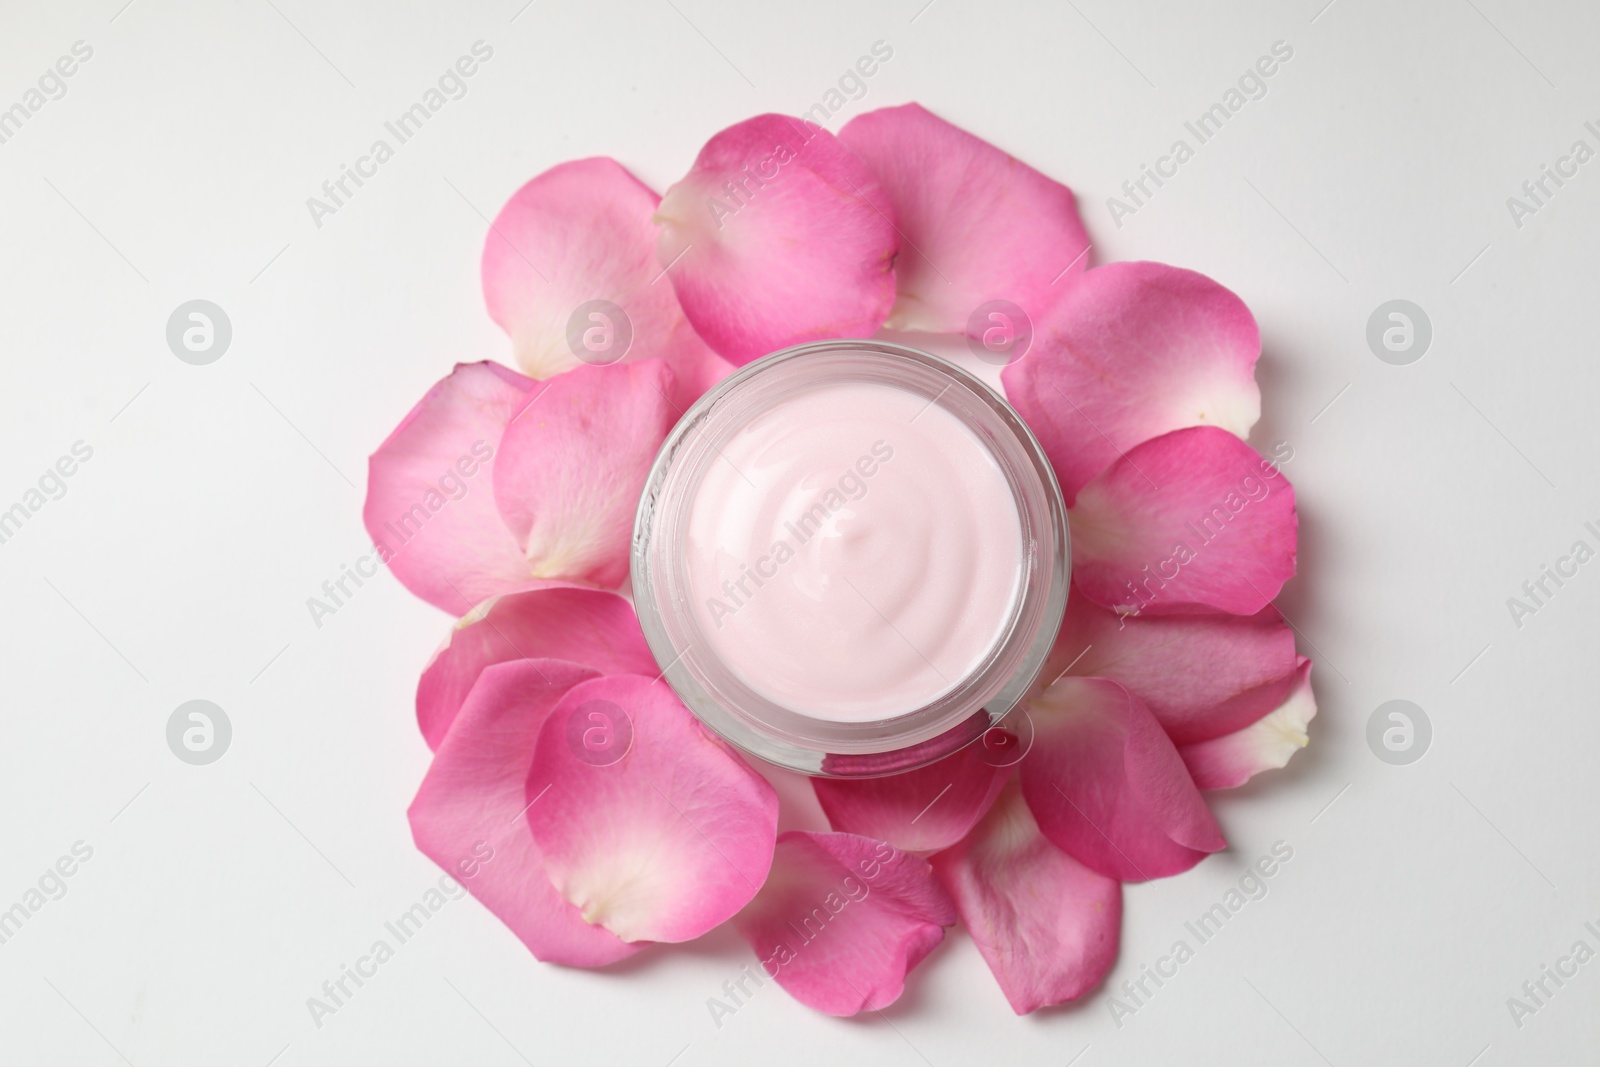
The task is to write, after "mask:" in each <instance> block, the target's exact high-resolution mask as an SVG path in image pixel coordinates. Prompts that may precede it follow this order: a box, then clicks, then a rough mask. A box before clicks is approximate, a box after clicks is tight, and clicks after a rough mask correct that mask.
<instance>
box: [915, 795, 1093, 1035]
mask: <svg viewBox="0 0 1600 1067" xmlns="http://www.w3.org/2000/svg"><path fill="white" fill-rule="evenodd" d="M932 863H933V868H934V870H935V871H936V872H938V875H939V879H940V881H942V882H943V883H944V885H945V887H946V888H947V889H949V890H950V895H951V896H952V897H954V898H955V902H956V908H957V909H958V910H959V911H960V913H961V921H962V922H963V923H964V924H965V925H966V928H967V930H968V932H969V933H971V935H972V940H973V942H974V943H975V944H976V945H977V946H978V951H979V952H980V953H981V954H982V955H983V958H984V961H985V962H986V963H988V964H989V970H991V971H993V972H994V976H995V979H996V980H997V981H998V982H999V983H1000V989H1001V991H1002V992H1004V993H1005V996H1006V1000H1007V1001H1009V1002H1010V1004H1011V1008H1012V1010H1013V1011H1015V1012H1016V1013H1017V1014H1018V1015H1026V1014H1027V1013H1028V1012H1031V1011H1037V1010H1038V1009H1039V1008H1044V1007H1048V1006H1050V1005H1052V1004H1062V1003H1065V1002H1067V1001H1069V1000H1076V999H1077V998H1079V997H1081V996H1083V995H1084V994H1085V993H1087V992H1089V991H1090V990H1091V989H1093V988H1094V987H1095V986H1097V985H1099V984H1100V980H1101V979H1102V978H1104V977H1105V974H1106V972H1107V971H1109V970H1110V969H1111V965H1112V964H1113V963H1115V962H1116V959H1117V945H1118V943H1119V941H1120V939H1121V936H1122V883H1121V882H1119V881H1117V880H1116V879H1115V878H1108V877H1107V876H1105V875H1103V874H1099V873H1097V872H1096V871H1093V870H1091V869H1090V868H1088V867H1085V866H1084V865H1083V864H1081V863H1079V862H1078V861H1077V860H1075V859H1073V858H1072V857H1071V856H1069V855H1067V853H1065V852H1063V851H1062V850H1061V849H1059V848H1057V847H1056V846H1055V845H1052V844H1051V843H1050V842H1049V841H1048V840H1046V839H1045V837H1044V835H1043V834H1042V833H1040V832H1039V826H1038V824H1037V823H1036V822H1035V821H1034V818H1033V815H1032V813H1030V812H1029V811H1028V806H1027V804H1026V803H1025V802H1024V801H1023V797H1022V792H1021V790H1020V789H1019V788H1017V787H1016V785H1015V784H1013V785H1011V786H1010V787H1008V788H1007V789H1006V790H1005V792H1004V793H1002V794H1001V796H1000V799H999V800H998V801H997V802H996V803H995V805H994V807H992V808H991V809H990V810H989V813H988V815H986V816H985V817H984V819H983V821H982V822H981V823H979V825H978V828H977V829H976V830H974V831H973V833H972V835H971V836H970V837H968V838H967V839H966V840H964V841H962V842H961V843H960V844H959V845H956V846H955V847H954V848H951V849H948V850H946V851H944V852H941V853H939V854H938V855H937V856H934V857H933V860H932Z"/></svg>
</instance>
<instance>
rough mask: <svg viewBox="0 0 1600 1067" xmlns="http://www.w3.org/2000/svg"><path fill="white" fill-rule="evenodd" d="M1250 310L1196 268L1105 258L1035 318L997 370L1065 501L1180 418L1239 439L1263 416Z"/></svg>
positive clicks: (1257, 338)
mask: <svg viewBox="0 0 1600 1067" xmlns="http://www.w3.org/2000/svg"><path fill="white" fill-rule="evenodd" d="M1260 355H1261V332H1260V330H1259V329H1258V328H1257V327H1256V320H1255V316H1253V315H1251V314H1250V309H1249V308H1247V307H1245V305H1244V301H1242V300H1240V299H1239V298H1238V297H1237V296H1235V295H1234V294H1233V293H1232V292H1230V291H1229V290H1227V289H1225V288H1223V287H1222V286H1221V285H1218V284H1217V283H1216V282H1214V281H1212V280H1211V279H1210V278H1207V277H1206V276H1205V275H1203V274H1196V273H1195V272H1194V271H1191V270H1182V269H1180V268H1178V267H1169V266H1166V265H1165V264H1162V263H1137V262H1136V263H1108V264H1106V265H1105V266H1103V267H1097V268H1095V269H1094V270H1091V271H1089V272H1088V273H1087V274H1085V275H1084V276H1083V277H1082V278H1081V279H1080V280H1079V281H1078V282H1077V284H1075V285H1073V286H1072V287H1071V288H1070V289H1069V290H1068V291H1067V292H1066V293H1065V294H1064V295H1063V297H1062V299H1061V301H1060V302H1059V303H1058V304H1056V305H1055V307H1054V308H1053V309H1052V310H1051V311H1050V313H1049V314H1048V315H1046V316H1045V317H1044V318H1043V319H1042V320H1041V321H1038V322H1035V323H1034V341H1033V346H1032V348H1031V350H1030V351H1029V353H1028V354H1027V356H1026V357H1024V358H1023V359H1022V360H1020V361H1018V362H1016V363H1013V364H1011V365H1010V366H1008V367H1006V369H1005V370H1004V371H1002V372H1001V381H1002V383H1003V384H1004V386H1005V391H1006V396H1007V398H1008V399H1010V401H1011V403H1012V404H1014V405H1015V406H1016V408H1017V410H1018V411H1019V412H1021V413H1022V417H1023V418H1024V419H1026V420H1027V422H1028V425H1029V426H1030V427H1032V429H1033V432H1034V433H1035V434H1036V435H1037V436H1038V438H1039V443H1040V444H1041V445H1043V446H1044V450H1045V454H1046V455H1048V456H1049V457H1050V463H1051V465H1052V466H1053V467H1054V468H1055V471H1056V477H1057V478H1058V479H1059V480H1060V482H1061V491H1062V493H1063V494H1064V495H1065V497H1066V499H1067V503H1068V505H1071V503H1072V502H1073V499H1074V498H1075V497H1076V496H1077V494H1078V492H1079V491H1080V490H1081V489H1082V488H1083V487H1084V486H1085V485H1087V484H1088V483H1089V482H1090V481H1091V480H1093V479H1094V477H1095V476H1096V475H1097V474H1099V473H1100V472H1101V471H1103V470H1105V469H1106V467H1107V466H1109V465H1110V464H1111V462H1112V461H1113V460H1115V459H1116V458H1117V457H1118V456H1120V455H1121V454H1122V453H1124V452H1127V451H1128V450H1130V449H1132V448H1133V447H1134V446H1135V445H1138V444H1140V443H1142V442H1144V441H1148V440H1149V439H1150V438H1152V437H1159V436H1160V435H1162V434H1164V433H1168V432H1170V431H1172V430H1180V429H1183V428H1184V427H1187V426H1219V427H1221V428H1222V429H1224V430H1227V431H1228V432H1230V433H1233V434H1237V435H1238V436H1239V437H1245V436H1246V435H1248V434H1249V432H1250V428H1251V427H1252V426H1254V425H1255V423H1256V419H1257V418H1259V417H1260V415H1261V391H1260V389H1259V388H1257V386H1256V380H1255V367H1256V360H1257V359H1258V358H1259V357H1260Z"/></svg>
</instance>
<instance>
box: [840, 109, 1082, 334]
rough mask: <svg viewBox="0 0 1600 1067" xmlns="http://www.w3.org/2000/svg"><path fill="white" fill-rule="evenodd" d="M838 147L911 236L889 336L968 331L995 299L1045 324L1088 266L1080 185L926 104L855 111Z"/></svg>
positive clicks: (900, 262)
mask: <svg viewBox="0 0 1600 1067" xmlns="http://www.w3.org/2000/svg"><path fill="white" fill-rule="evenodd" d="M839 140H841V141H843V142H844V144H845V145H846V146H847V147H849V148H851V149H853V150H854V151H855V152H856V153H857V154H858V155H860V156H861V158H863V159H864V160H866V162H867V165H868V167H870V168H871V170H872V173H873V174H875V175H876V176H877V179H878V182H879V184H880V185H882V187H883V190H884V192H885V193H886V194H887V196H888V198H889V201H890V202H891V203H892V204H893V205H894V212H895V222H896V225H897V226H898V227H899V230H900V233H901V234H903V235H904V238H903V240H902V241H901V246H900V256H899V258H898V259H897V260H896V261H895V279H896V282H897V292H896V296H895V303H894V311H893V313H892V314H891V315H890V316H889V322H888V325H889V327H890V328H891V329H896V330H920V331H923V332H927V333H965V332H966V331H967V328H968V322H969V320H970V319H971V317H972V314H973V312H974V311H976V310H977V309H978V307H979V305H981V304H984V303H985V302H987V301H990V300H995V299H1004V300H1009V301H1011V302H1012V303H1015V304H1017V305H1018V306H1019V307H1021V308H1022V309H1023V311H1024V312H1025V313H1027V314H1028V315H1029V316H1030V317H1031V318H1032V319H1034V320H1035V321H1038V319H1039V318H1040V317H1042V316H1043V315H1044V313H1045V312H1046V310H1047V309H1048V308H1049V307H1050V305H1051V304H1053V303H1054V302H1055V301H1056V300H1058V299H1060V298H1061V296H1062V294H1063V293H1065V292H1066V291H1067V290H1068V289H1070V288H1071V287H1072V285H1073V284H1074V283H1075V280H1076V276H1077V275H1078V273H1079V272H1081V271H1082V270H1083V269H1084V267H1085V266H1087V264H1088V258H1089V257H1088V256H1087V255H1086V254H1085V253H1086V252H1087V251H1088V248H1089V238H1088V235H1087V234H1086V233H1085V232H1084V229H1083V222H1082V220H1081V219H1079V218H1078V208H1077V203H1076V200H1075V198H1074V197H1073V195H1072V190H1071V189H1068V188H1067V187H1066V186H1065V185H1062V184H1061V183H1060V182H1057V181H1055V180H1053V179H1051V178H1047V177H1045V176H1044V175H1043V174H1040V173H1039V172H1038V171H1036V170H1034V169H1033V168H1032V167H1030V166H1028V165H1027V164H1025V163H1022V162H1019V161H1018V160H1016V159H1013V158H1012V157H1011V156H1009V155H1007V154H1006V153H1004V152H1002V151H1000V150H999V149H998V148H996V147H994V146H993V145H991V144H989V143H988V142H987V141H984V140H981V139H979V138H977V137H974V136H973V135H972V134H970V133H968V132H966V131H965V130H963V129H961V128H960V127H957V126H952V125H951V124H950V123H948V122H946V121H945V120H944V119H941V118H939V117H938V116H937V115H934V114H932V113H931V112H929V111H927V110H926V109H924V108H923V107H922V106H921V105H920V104H904V105H901V106H899V107H886V108H882V109H880V110H878V111H869V112H867V113H866V114H864V115H858V116H856V117H855V118H853V119H851V120H850V121H849V122H848V123H846V124H845V126H844V128H843V129H842V130H840V131H839ZM1063 275H1065V276H1063Z"/></svg>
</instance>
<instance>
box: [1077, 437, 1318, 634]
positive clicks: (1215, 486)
mask: <svg viewBox="0 0 1600 1067" xmlns="http://www.w3.org/2000/svg"><path fill="white" fill-rule="evenodd" d="M1068 518H1069V520H1070V521H1071V525H1072V579H1073V583H1074V584H1075V585H1076V587H1077V588H1078V590H1079V591H1080V592H1082V593H1083V594H1084V595H1085V596H1087V597H1088V598H1089V599H1090V600H1093V601H1094V602H1095V603H1097V604H1101V605H1103V606H1105V607H1109V608H1114V609H1116V610H1117V611H1119V612H1122V613H1124V614H1127V613H1146V614H1162V615H1165V614H1173V613H1194V612H1198V611H1206V610H1216V611H1225V612H1230V613H1232V614H1235V615H1254V614H1255V613H1256V612H1258V611H1260V610H1261V609H1262V608H1264V607H1266V606H1267V604H1268V603H1270V602H1271V600H1272V598H1273V597H1275V596H1277V595H1278V590H1279V589H1281V588H1282V587H1283V583H1284V582H1286V581H1288V580H1289V579H1290V578H1291V577H1293V575H1294V565H1295V531H1296V527H1297V519H1296V517H1295V505H1294V487H1293V486H1291V485H1290V484H1289V479H1288V478H1286V477H1284V475H1283V473H1282V472H1281V471H1280V470H1279V469H1278V468H1277V467H1276V466H1274V465H1273V464H1272V463H1270V462H1269V461H1267V460H1264V459H1262V458H1261V456H1260V455H1259V454H1258V453H1257V452H1256V451H1255V449H1253V448H1251V447H1250V446H1249V445H1247V444H1245V443H1244V442H1243V441H1241V440H1239V439H1238V438H1237V437H1235V436H1234V435H1233V434H1231V433H1228V432H1227V431H1226V430H1219V429H1217V428H1216V427H1215V426H1194V427H1191V428H1189V429H1186V430H1175V431H1174V432H1172V433H1169V434H1165V435H1163V436H1161V437H1157V438H1156V439H1155V440H1153V441H1146V442H1145V443H1144V444H1142V445H1139V446H1138V447H1137V448H1134V449H1132V450H1130V451H1129V452H1128V454H1127V455H1126V456H1124V457H1122V458H1121V459H1118V460H1117V461H1115V462H1114V463H1112V464H1111V466H1110V467H1108V468H1106V470H1105V471H1104V472H1102V473H1101V474H1100V476H1099V477H1098V478H1096V479H1095V480H1094V481H1092V482H1090V483H1089V484H1088V485H1087V486H1086V487H1085V488H1084V490H1083V492H1081V493H1079V494H1078V500H1077V503H1076V504H1075V505H1074V506H1073V508H1072V509H1071V510H1070V511H1069V512H1068Z"/></svg>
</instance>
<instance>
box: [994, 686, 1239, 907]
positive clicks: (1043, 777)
mask: <svg viewBox="0 0 1600 1067" xmlns="http://www.w3.org/2000/svg"><path fill="white" fill-rule="evenodd" d="M1028 710H1029V714H1030V716H1031V717H1032V719H1033V727H1034V742H1033V748H1032V749H1031V750H1030V751H1029V753H1028V756H1027V758H1026V759H1024V760H1023V761H1022V794H1023V796H1024V797H1025V798H1026V799H1027V801H1028V807H1029V809H1030V810H1031V811H1032V812H1033V816H1034V818H1035V819H1037V820H1038V823H1039V828H1040V830H1041V831H1043V833H1044V835H1045V836H1046V837H1047V838H1049V839H1050V840H1051V841H1052V842H1053V843H1054V844H1055V845H1056V846H1058V847H1059V848H1062V849H1065V850H1066V851H1067V852H1069V853H1071V855H1072V856H1073V857H1074V858H1075V859H1077V860H1078V861H1079V862H1081V863H1084V864H1086V865H1088V866H1089V867H1091V868H1093V869H1094V870H1096V871H1099V872H1100V873H1101V874H1103V875H1106V876H1107V877H1110V878H1116V879H1118V880H1119V881H1123V882H1142V881H1147V880H1149V879H1151V878H1164V877H1166V876H1167V875H1172V874H1178V873H1180V872H1182V871H1186V870H1188V869H1189V868H1190V867H1193V866H1194V865H1195V864H1196V863H1199V862H1200V861H1201V860H1202V859H1204V858H1205V857H1206V856H1207V854H1209V853H1212V852H1217V851H1220V850H1221V849H1223V848H1225V847H1227V842H1226V841H1224V840H1223V838H1222V832H1221V831H1220V830H1219V829H1217V823H1216V820H1215V819H1213V818H1212V816H1211V812H1210V810H1209V809H1207V807H1206V804H1205V801H1204V800H1203V799H1202V798H1201V796H1200V791H1199V790H1198V789H1196V788H1195V784H1194V782H1193V781H1192V780H1191V779H1190V777H1189V772H1188V770H1187V769H1186V768H1185V767H1184V763H1183V758H1182V757H1181V756H1180V755H1179V754H1178V750H1177V749H1176V748H1175V747H1173V744H1172V741H1171V739H1170V738H1168V737H1167V735H1166V733H1165V732H1164V731H1163V730H1162V729H1161V724H1160V723H1158V722H1156V719H1155V716H1154V715H1151V714H1150V711H1149V709H1148V708H1146V707H1145V706H1144V705H1143V704H1142V703H1141V702H1140V701H1139V699H1138V698H1137V697H1135V696H1133V694H1131V693H1129V692H1128V691H1127V690H1126V689H1124V688H1123V687H1122V686H1121V685H1118V684H1117V683H1116V682H1113V681H1111V680H1110V679H1108V678H1072V677H1068V678H1063V679H1061V680H1060V681H1058V682H1056V683H1055V684H1054V685H1052V686H1050V687H1049V688H1048V689H1046V690H1045V691H1044V693H1043V694H1041V695H1040V696H1038V697H1037V698H1035V699H1034V700H1032V701H1030V703H1029V706H1028Z"/></svg>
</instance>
